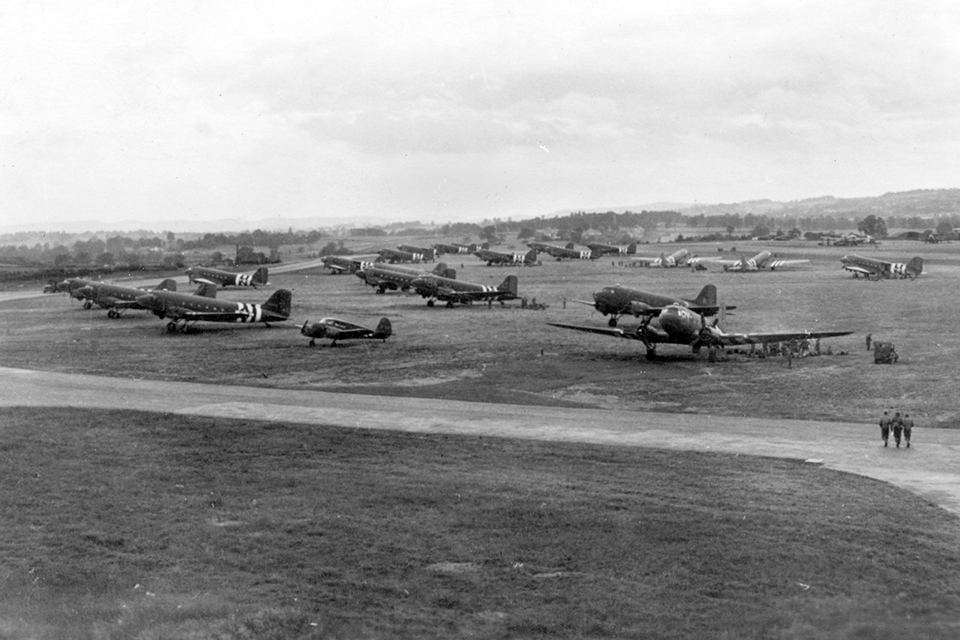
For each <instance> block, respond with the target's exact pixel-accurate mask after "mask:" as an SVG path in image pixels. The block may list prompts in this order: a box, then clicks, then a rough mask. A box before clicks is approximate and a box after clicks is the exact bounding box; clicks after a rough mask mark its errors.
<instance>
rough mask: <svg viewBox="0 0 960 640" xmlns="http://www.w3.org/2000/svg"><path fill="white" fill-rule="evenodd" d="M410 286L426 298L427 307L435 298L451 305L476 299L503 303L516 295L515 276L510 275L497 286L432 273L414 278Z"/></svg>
mask: <svg viewBox="0 0 960 640" xmlns="http://www.w3.org/2000/svg"><path fill="white" fill-rule="evenodd" d="M411 286H412V287H413V288H414V290H415V291H416V292H417V293H419V294H420V295H421V297H424V298H428V300H427V306H428V307H432V306H433V305H434V303H435V302H436V301H437V300H441V301H443V302H446V303H447V306H448V307H452V306H453V305H454V304H455V303H460V304H473V303H474V302H476V301H478V300H489V301H493V300H496V301H498V302H499V303H500V304H503V302H504V301H505V300H514V299H516V297H517V276H512V275H511V276H507V277H506V278H504V280H503V282H502V283H500V286H499V287H491V286H488V285H484V284H474V283H472V282H463V281H461V280H452V279H450V278H441V277H438V276H433V275H427V276H421V277H419V278H416V279H414V281H413V282H412V284H411Z"/></svg>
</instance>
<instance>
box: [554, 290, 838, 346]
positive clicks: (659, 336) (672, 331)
mask: <svg viewBox="0 0 960 640" xmlns="http://www.w3.org/2000/svg"><path fill="white" fill-rule="evenodd" d="M721 311H722V310H721ZM654 316H655V317H654ZM719 320H720V318H716V319H715V320H714V322H713V323H712V324H707V320H706V318H705V317H704V316H703V315H701V314H699V313H697V312H696V311H695V310H693V309H691V308H688V307H685V306H682V305H677V304H672V305H669V306H667V307H665V308H663V309H660V310H659V311H658V312H656V313H651V314H650V315H648V316H646V319H645V321H644V322H642V323H641V324H640V325H639V326H637V327H635V328H632V329H620V328H617V327H590V326H581V325H573V324H563V323H559V322H548V323H547V324H549V325H552V326H554V327H560V328H562V329H574V330H576V331H586V332H589V333H599V334H602V335H606V336H611V337H615V338H628V339H630V340H639V341H640V342H642V343H643V345H644V346H645V347H646V349H647V359H648V360H650V359H653V358H655V357H656V355H657V352H656V349H657V345H659V344H682V345H688V346H690V347H691V349H692V350H693V352H694V353H698V352H699V351H700V349H701V348H702V347H707V348H708V349H714V348H720V349H723V348H725V347H732V346H738V345H747V344H764V343H769V342H785V341H789V340H817V339H820V338H834V337H837V336H845V335H849V334H851V333H852V331H794V332H788V333H725V332H724V331H723V330H722V329H721V328H720V326H719Z"/></svg>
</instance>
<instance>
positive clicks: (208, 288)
mask: <svg viewBox="0 0 960 640" xmlns="http://www.w3.org/2000/svg"><path fill="white" fill-rule="evenodd" d="M193 295H195V296H201V297H203V298H216V297H217V285H215V284H213V283H212V282H201V283H200V288H199V289H197V290H196V291H194V292H193Z"/></svg>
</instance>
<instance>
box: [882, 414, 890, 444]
mask: <svg viewBox="0 0 960 640" xmlns="http://www.w3.org/2000/svg"><path fill="white" fill-rule="evenodd" d="M892 422H893V421H892V420H891V419H890V414H889V413H887V412H886V411H884V412H883V417H881V418H880V439H881V440H883V446H887V440H889V439H890V424H891V423H892Z"/></svg>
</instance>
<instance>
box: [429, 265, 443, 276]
mask: <svg viewBox="0 0 960 640" xmlns="http://www.w3.org/2000/svg"><path fill="white" fill-rule="evenodd" d="M446 272H447V263H446V262H438V263H437V266H435V267H434V268H433V270H432V271H431V272H430V273H432V274H433V275H435V276H440V277H441V278H446V277H447V276H445V275H443V274H445V273H446Z"/></svg>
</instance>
